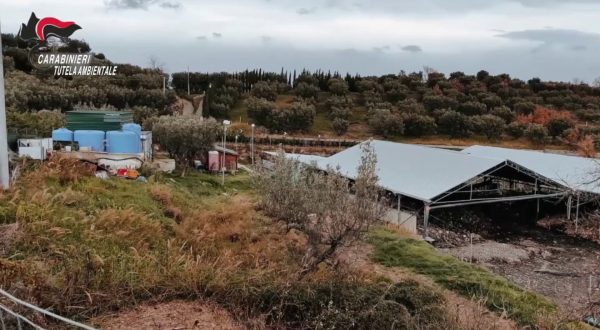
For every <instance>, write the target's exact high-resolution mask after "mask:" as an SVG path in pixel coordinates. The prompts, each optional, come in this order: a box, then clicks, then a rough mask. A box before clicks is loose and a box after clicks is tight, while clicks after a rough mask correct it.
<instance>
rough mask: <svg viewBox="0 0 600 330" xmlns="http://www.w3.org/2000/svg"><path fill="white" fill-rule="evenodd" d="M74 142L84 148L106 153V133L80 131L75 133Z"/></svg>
mask: <svg viewBox="0 0 600 330" xmlns="http://www.w3.org/2000/svg"><path fill="white" fill-rule="evenodd" d="M73 140H74V141H75V142H78V143H79V149H81V148H82V147H86V148H90V149H91V150H92V151H104V132H103V131H87V130H78V131H75V132H74V133H73Z"/></svg>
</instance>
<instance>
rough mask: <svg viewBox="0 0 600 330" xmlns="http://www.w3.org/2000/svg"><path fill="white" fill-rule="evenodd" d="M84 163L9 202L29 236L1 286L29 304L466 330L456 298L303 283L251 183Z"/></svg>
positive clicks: (27, 184) (33, 182) (341, 282)
mask: <svg viewBox="0 0 600 330" xmlns="http://www.w3.org/2000/svg"><path fill="white" fill-rule="evenodd" d="M77 164H79V163H77V162H73V161H67V162H63V161H57V160H52V161H50V162H48V163H45V164H44V165H43V166H41V167H39V166H38V168H36V169H29V170H25V171H24V173H23V175H22V176H21V178H20V179H19V181H18V183H17V185H15V186H14V188H13V189H12V190H11V191H8V192H5V193H2V194H0V225H2V224H3V223H4V224H9V226H11V227H14V225H15V224H18V227H17V228H20V229H19V235H18V236H19V237H18V238H17V239H15V240H14V241H13V242H12V243H7V242H0V287H3V288H5V289H7V290H9V291H11V292H14V293H15V294H16V295H17V296H19V297H21V298H23V299H25V300H28V301H31V302H34V303H36V304H38V305H40V306H42V307H44V308H49V309H50V310H52V311H54V312H58V313H59V314H62V315H64V316H67V317H71V318H76V319H80V320H86V319H88V318H90V317H94V316H98V315H103V314H107V313H115V312H116V311H117V310H119V309H121V308H126V307H129V306H132V305H136V304H138V303H142V302H146V301H151V302H161V301H170V300H173V299H210V300H212V301H213V302H216V303H217V304H219V305H221V306H223V307H225V308H227V309H228V310H230V311H232V312H233V314H234V315H236V317H238V318H239V319H240V320H241V321H244V320H247V319H248V318H252V317H256V316H259V315H260V316H261V318H263V319H264V320H265V321H266V322H268V323H269V324H271V325H275V326H276V327H277V325H280V326H281V327H282V328H286V327H293V328H314V327H317V326H320V327H323V328H343V329H345V328H351V327H358V328H373V329H386V328H389V325H390V324H392V323H396V324H403V326H404V327H406V328H410V329H420V328H439V327H440V324H444V325H445V327H446V328H448V329H456V328H457V326H456V325H455V324H454V323H453V321H452V320H451V319H450V318H449V317H448V315H447V313H446V311H445V306H444V303H445V300H444V297H443V296H442V295H441V294H440V293H439V292H438V291H437V290H436V289H435V288H432V287H429V286H423V285H422V284H419V283H415V282H413V281H406V282H399V283H390V282H389V281H388V280H385V279H380V278H365V277H363V276H362V275H357V274H353V273H351V272H344V273H343V274H341V275H337V274H336V273H335V272H333V273H332V272H331V270H330V269H328V267H324V268H323V269H321V270H320V271H319V272H318V274H315V275H314V277H309V278H306V279H303V280H298V278H297V277H296V276H295V274H297V273H298V272H299V269H300V268H299V267H300V264H299V260H300V259H301V256H302V255H301V254H298V251H299V250H298V246H296V245H294V244H295V243H293V242H294V240H293V237H292V239H290V238H289V237H288V236H286V233H285V232H282V230H281V229H280V228H279V227H278V226H275V225H273V223H272V221H270V220H269V219H267V218H265V217H264V216H262V215H261V214H259V213H257V211H256V209H255V207H254V205H255V204H254V201H253V199H254V198H255V193H254V191H253V190H252V187H251V180H250V178H249V177H248V176H247V175H237V176H227V178H226V184H225V188H223V187H222V186H221V184H220V177H218V176H212V175H204V174H197V173H193V172H191V173H188V174H187V175H186V176H185V177H181V176H177V175H165V176H162V175H161V176H153V177H150V178H149V182H148V183H142V182H135V181H129V180H125V179H118V178H112V179H108V180H101V179H98V178H95V177H93V176H90V173H87V172H86V171H84V170H82V168H81V167H80V165H77ZM4 226H5V225H4ZM3 229H4V228H3V227H2V226H0V236H1V234H2V232H3ZM382 297H384V298H385V303H381V299H382ZM365 306H371V308H368V309H366V308H365ZM367 325H369V326H367Z"/></svg>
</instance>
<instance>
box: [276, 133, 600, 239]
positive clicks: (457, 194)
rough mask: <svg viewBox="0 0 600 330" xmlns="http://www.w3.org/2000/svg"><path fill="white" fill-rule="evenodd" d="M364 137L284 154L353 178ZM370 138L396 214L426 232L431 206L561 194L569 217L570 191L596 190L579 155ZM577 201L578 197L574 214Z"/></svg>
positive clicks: (588, 166) (547, 197) (587, 161)
mask: <svg viewBox="0 0 600 330" xmlns="http://www.w3.org/2000/svg"><path fill="white" fill-rule="evenodd" d="M364 143H367V142H363V143H361V144H358V145H356V146H353V147H351V148H349V149H346V150H344V151H342V152H339V153H337V154H335V155H332V156H330V157H307V156H299V155H296V154H288V155H287V157H289V158H292V159H296V160H298V161H300V162H303V163H306V164H309V165H310V166H314V167H316V168H318V169H320V170H327V169H330V168H339V171H340V174H341V175H343V176H345V177H347V178H349V179H354V178H356V175H357V167H358V165H359V164H360V161H361V156H362V148H361V147H362V144H364ZM369 143H370V145H371V146H372V147H373V149H374V151H375V153H376V155H377V167H378V172H377V174H378V176H379V182H380V183H379V185H380V186H381V187H382V188H383V189H384V190H386V191H387V193H388V194H389V195H390V196H393V197H394V199H395V200H396V205H394V208H395V209H396V210H397V212H398V220H400V219H401V216H400V213H401V212H411V213H412V215H413V216H415V217H416V216H417V215H420V214H422V216H423V222H424V229H425V236H427V227H428V221H429V216H430V212H431V210H435V209H441V208H449V207H457V206H466V205H477V204H486V203H502V202H512V201H523V200H537V212H539V201H540V200H551V201H554V202H560V201H562V200H565V201H566V204H567V205H566V208H567V216H568V217H569V219H570V217H571V209H572V208H573V205H572V196H579V195H580V193H579V192H581V191H583V192H586V193H588V194H599V193H600V187H597V186H596V185H595V183H593V181H594V180H593V179H594V178H593V173H594V172H592V170H594V169H595V165H596V162H595V161H593V160H590V159H585V158H581V157H570V156H561V155H549V154H544V153H536V152H530V151H523V152H521V151H518V150H512V149H502V150H498V149H501V148H491V149H488V147H479V146H476V147H472V148H468V149H465V150H464V151H461V152H459V151H452V150H446V149H439V148H433V147H425V146H418V145H410V144H402V143H394V142H388V141H379V140H372V141H369ZM538 154H539V155H538ZM546 157H550V158H546ZM564 157H566V158H564ZM567 158H568V159H567ZM559 159H560V161H559ZM579 205H580V204H579V198H578V199H577V204H576V205H575V208H576V209H577V212H576V217H577V216H578V213H579V212H578V208H579Z"/></svg>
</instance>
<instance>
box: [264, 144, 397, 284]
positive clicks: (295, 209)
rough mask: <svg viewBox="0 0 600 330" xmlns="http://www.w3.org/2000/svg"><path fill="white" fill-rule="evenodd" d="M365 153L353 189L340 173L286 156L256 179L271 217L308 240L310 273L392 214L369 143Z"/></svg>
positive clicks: (306, 260) (305, 268)
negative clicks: (382, 195) (380, 186)
mask: <svg viewBox="0 0 600 330" xmlns="http://www.w3.org/2000/svg"><path fill="white" fill-rule="evenodd" d="M361 150H362V157H361V162H360V164H358V168H357V169H356V176H355V177H354V178H353V179H354V180H353V184H352V185H351V184H350V181H349V179H347V178H346V177H344V176H342V175H341V173H339V172H338V171H337V170H336V169H327V171H326V173H324V172H321V171H313V170H311V169H309V168H307V167H306V165H305V164H302V163H299V162H297V161H296V160H293V159H289V158H286V157H285V155H283V154H279V155H278V156H277V158H276V159H275V164H274V165H273V166H272V167H271V168H269V169H263V170H261V171H260V172H258V173H257V175H256V177H255V183H256V187H257V188H258V191H259V193H260V196H262V202H261V204H262V207H263V209H264V210H265V212H266V213H267V214H268V215H270V216H272V217H273V218H275V219H278V220H281V221H283V222H284V223H285V225H286V227H287V228H288V229H290V228H295V229H297V230H299V231H300V232H302V233H304V234H305V235H306V239H307V247H306V251H305V256H304V258H303V259H302V260H303V271H302V273H304V274H306V273H308V272H313V271H315V270H316V269H317V268H316V267H317V266H318V265H319V264H321V263H322V262H324V261H326V260H328V259H330V258H331V257H333V256H334V254H335V252H336V251H337V250H338V249H340V248H343V247H345V246H348V245H349V244H351V243H353V242H354V241H356V240H358V239H360V238H362V235H364V234H365V233H366V232H368V230H369V228H371V226H373V225H374V224H376V223H377V222H379V221H381V219H382V218H383V216H384V214H385V212H386V210H387V207H386V206H385V200H382V199H381V197H380V196H381V195H380V194H381V190H380V188H379V187H378V185H377V181H378V177H377V158H376V154H375V151H374V149H373V148H372V147H371V146H370V145H369V144H368V143H365V144H362V145H361Z"/></svg>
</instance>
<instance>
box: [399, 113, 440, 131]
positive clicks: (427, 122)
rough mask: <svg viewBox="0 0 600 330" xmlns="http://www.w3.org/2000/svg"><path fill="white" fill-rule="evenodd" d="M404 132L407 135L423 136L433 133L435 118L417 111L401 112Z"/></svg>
mask: <svg viewBox="0 0 600 330" xmlns="http://www.w3.org/2000/svg"><path fill="white" fill-rule="evenodd" d="M402 121H403V122H404V134H405V135H408V136H424V135H432V134H435V130H436V127H437V125H436V124H435V119H433V118H431V117H429V116H426V115H420V114H417V113H404V114H402Z"/></svg>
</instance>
